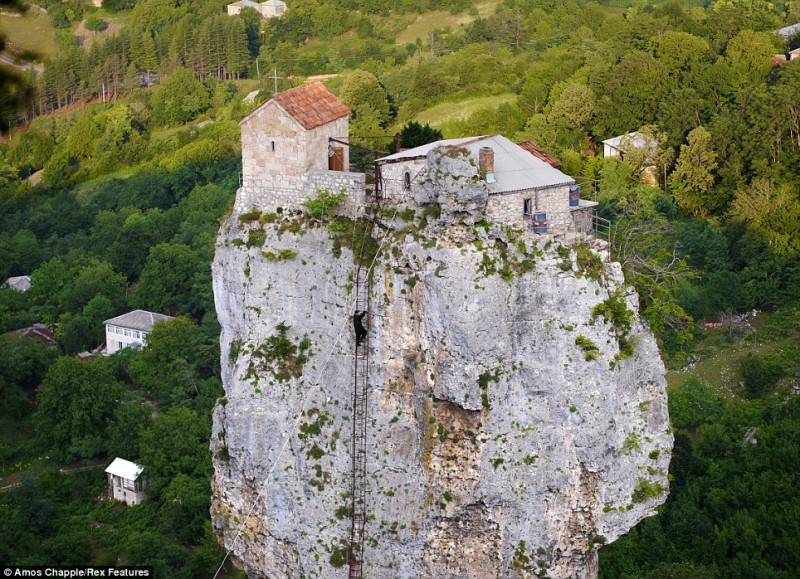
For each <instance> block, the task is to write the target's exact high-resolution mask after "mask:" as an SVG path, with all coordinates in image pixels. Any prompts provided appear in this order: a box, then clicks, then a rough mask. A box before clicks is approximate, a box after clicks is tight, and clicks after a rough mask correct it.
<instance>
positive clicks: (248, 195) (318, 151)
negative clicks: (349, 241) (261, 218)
mask: <svg viewBox="0 0 800 579" xmlns="http://www.w3.org/2000/svg"><path fill="white" fill-rule="evenodd" d="M349 115H350V109H348V108H347V107H346V106H345V105H344V104H343V103H342V102H341V101H339V100H338V99H337V98H336V97H335V96H334V95H333V94H332V93H331V92H330V91H329V90H328V89H327V88H325V86H324V85H323V84H322V83H321V82H319V81H314V82H310V83H307V84H304V85H302V86H298V87H296V88H293V89H290V90H287V91H285V92H281V93H278V94H276V95H274V96H273V97H272V98H271V99H269V100H268V101H267V102H265V103H264V104H262V105H261V106H260V107H258V108H257V109H256V110H254V111H253V112H252V113H250V114H249V115H247V116H246V117H245V118H244V119H242V120H241V122H240V123H239V124H240V125H241V127H242V187H241V189H240V190H239V192H238V193H237V196H236V210H237V211H247V210H249V209H252V208H258V209H260V210H262V211H277V210H278V209H279V208H280V209H289V210H294V209H301V208H302V204H303V202H304V201H306V200H308V199H309V198H312V197H313V196H314V195H315V194H316V193H317V191H319V190H320V189H329V190H331V191H332V192H339V191H341V190H342V189H344V190H345V191H347V193H348V206H349V207H352V206H353V205H355V206H357V205H360V204H363V199H364V185H365V177H364V174H363V173H351V172H349V171H348V169H349V163H350V155H349V150H348V147H347V145H346V143H347V142H348V137H349V121H348V117H349ZM345 209H347V208H345Z"/></svg>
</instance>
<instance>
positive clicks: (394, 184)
mask: <svg viewBox="0 0 800 579" xmlns="http://www.w3.org/2000/svg"><path fill="white" fill-rule="evenodd" d="M425 168H426V164H425V160H424V159H417V160H409V161H408V162H405V163H387V164H385V165H382V166H381V177H382V178H383V198H384V199H385V200H386V201H388V202H390V203H397V204H410V205H414V188H415V186H416V185H417V181H418V180H419V177H420V176H421V175H422V173H423V172H424V169H425ZM406 173H408V174H409V178H410V181H411V189H406V188H405V174H406Z"/></svg>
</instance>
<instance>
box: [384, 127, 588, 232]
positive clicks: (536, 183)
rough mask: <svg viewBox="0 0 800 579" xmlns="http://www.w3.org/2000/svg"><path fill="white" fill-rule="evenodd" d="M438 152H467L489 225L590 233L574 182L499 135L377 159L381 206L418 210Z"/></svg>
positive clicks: (452, 141) (585, 204) (585, 209)
mask: <svg viewBox="0 0 800 579" xmlns="http://www.w3.org/2000/svg"><path fill="white" fill-rule="evenodd" d="M443 147H444V148H453V150H459V149H460V150H465V151H466V152H468V154H469V156H470V158H471V159H472V161H471V162H472V165H473V167H474V168H473V170H472V176H471V177H473V178H476V177H477V178H480V179H482V180H484V181H485V183H486V186H487V189H488V199H487V201H486V216H487V218H488V219H489V220H490V221H493V222H498V223H506V224H508V225H513V226H517V227H530V226H534V230H535V231H537V232H539V233H544V232H552V233H566V232H569V231H582V232H588V231H589V230H590V229H591V221H592V219H591V216H592V211H593V209H592V208H593V207H594V206H595V205H596V203H594V202H592V201H585V200H582V199H580V197H579V189H578V186H577V185H576V183H575V179H573V178H572V177H570V176H569V175H566V174H564V173H562V172H561V171H559V170H558V169H556V168H555V167H553V166H552V165H551V164H550V163H548V162H546V161H544V160H542V158H541V156H540V155H536V154H534V153H533V152H531V151H530V150H529V149H527V148H524V147H521V146H519V145H517V144H515V143H513V142H511V141H510V140H508V139H507V138H505V137H503V136H502V135H489V136H483V137H467V138H462V139H447V140H442V141H436V142H434V143H429V144H427V145H422V146H419V147H415V148H413V149H407V150H405V151H401V152H399V153H395V154H393V155H389V156H387V157H383V158H381V159H378V164H379V165H380V171H381V178H382V183H383V195H384V198H385V199H386V201H387V202H390V203H400V204H408V205H419V204H420V200H421V199H423V196H421V195H420V190H421V189H422V188H423V187H424V182H425V181H426V180H427V179H428V178H429V175H430V173H431V171H432V170H435V169H432V163H433V161H432V158H431V153H432V152H433V151H435V150H441V148H443ZM464 177H470V175H464ZM462 181H463V179H462Z"/></svg>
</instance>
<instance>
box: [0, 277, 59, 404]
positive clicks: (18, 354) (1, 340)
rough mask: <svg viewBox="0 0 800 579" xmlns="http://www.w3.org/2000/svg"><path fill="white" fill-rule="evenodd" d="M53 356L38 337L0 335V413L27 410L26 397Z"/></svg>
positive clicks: (31, 391) (54, 354)
mask: <svg viewBox="0 0 800 579" xmlns="http://www.w3.org/2000/svg"><path fill="white" fill-rule="evenodd" d="M9 291H14V290H9ZM56 357H57V352H56V350H55V348H51V347H48V346H45V345H44V344H43V343H41V342H40V341H39V340H32V339H30V338H22V337H18V336H0V413H2V414H3V415H5V416H7V417H8V418H15V419H16V418H19V417H21V416H24V415H26V414H27V413H28V412H30V409H31V404H30V402H29V396H30V395H31V394H32V393H33V392H34V390H35V388H36V387H37V386H38V385H39V383H40V382H41V381H42V378H43V377H44V376H45V374H46V373H47V370H48V368H50V366H51V365H52V364H53V362H55V359H56Z"/></svg>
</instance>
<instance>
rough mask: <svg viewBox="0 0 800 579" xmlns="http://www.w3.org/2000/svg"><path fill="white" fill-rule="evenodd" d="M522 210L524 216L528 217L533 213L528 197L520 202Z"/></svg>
mask: <svg viewBox="0 0 800 579" xmlns="http://www.w3.org/2000/svg"><path fill="white" fill-rule="evenodd" d="M522 212H523V213H524V214H525V216H526V217H530V216H531V214H532V213H533V205H532V204H531V200H530V199H525V200H524V201H523V202H522Z"/></svg>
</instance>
